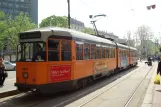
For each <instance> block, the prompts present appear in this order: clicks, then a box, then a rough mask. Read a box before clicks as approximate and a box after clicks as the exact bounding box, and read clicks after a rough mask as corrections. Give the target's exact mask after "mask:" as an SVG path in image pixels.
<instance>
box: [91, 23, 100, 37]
mask: <svg viewBox="0 0 161 107" xmlns="http://www.w3.org/2000/svg"><path fill="white" fill-rule="evenodd" d="M91 22H92V23H93V26H94V29H95V34H96V35H97V36H99V33H98V30H97V27H96V24H95V22H96V21H91Z"/></svg>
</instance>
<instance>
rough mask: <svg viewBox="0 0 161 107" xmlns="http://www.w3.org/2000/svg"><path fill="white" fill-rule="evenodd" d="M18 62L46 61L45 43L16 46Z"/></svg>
mask: <svg viewBox="0 0 161 107" xmlns="http://www.w3.org/2000/svg"><path fill="white" fill-rule="evenodd" d="M17 53H18V54H17V55H18V56H17V57H18V61H21V62H22V61H23V62H26V61H29V62H31V61H33V62H38V61H46V44H45V42H34V43H21V44H20V45H18V52H17Z"/></svg>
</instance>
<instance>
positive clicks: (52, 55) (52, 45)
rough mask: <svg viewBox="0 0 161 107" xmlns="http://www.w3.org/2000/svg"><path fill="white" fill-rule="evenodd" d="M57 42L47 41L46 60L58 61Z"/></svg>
mask: <svg viewBox="0 0 161 107" xmlns="http://www.w3.org/2000/svg"><path fill="white" fill-rule="evenodd" d="M59 47H60V46H59V40H48V60H49V61H59Z"/></svg>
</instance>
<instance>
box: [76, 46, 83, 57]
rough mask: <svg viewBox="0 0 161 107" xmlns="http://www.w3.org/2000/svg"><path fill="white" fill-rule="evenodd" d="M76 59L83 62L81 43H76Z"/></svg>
mask: <svg viewBox="0 0 161 107" xmlns="http://www.w3.org/2000/svg"><path fill="white" fill-rule="evenodd" d="M76 57H77V58H76V59H77V60H83V44H82V43H76Z"/></svg>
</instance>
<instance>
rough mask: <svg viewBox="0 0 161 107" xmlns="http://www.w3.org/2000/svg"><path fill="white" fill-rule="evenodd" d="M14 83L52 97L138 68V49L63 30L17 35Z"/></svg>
mask: <svg viewBox="0 0 161 107" xmlns="http://www.w3.org/2000/svg"><path fill="white" fill-rule="evenodd" d="M19 42H20V44H19V45H18V46H17V62H16V83H15V86H17V88H18V90H19V91H29V90H37V91H39V92H41V93H54V92H59V91H66V90H71V89H75V88H76V89H77V88H80V87H84V86H86V85H87V83H88V82H89V81H93V80H95V79H98V78H101V77H103V76H106V75H110V74H113V73H114V72H116V71H119V70H122V69H126V68H129V67H132V66H135V65H137V49H136V48H133V47H128V46H125V45H122V44H118V43H115V42H113V41H111V40H108V39H105V38H101V37H97V36H93V35H89V34H85V33H82V32H78V31H74V30H70V29H64V28H55V27H50V28H37V29H32V30H29V31H25V32H22V33H20V34H19Z"/></svg>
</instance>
